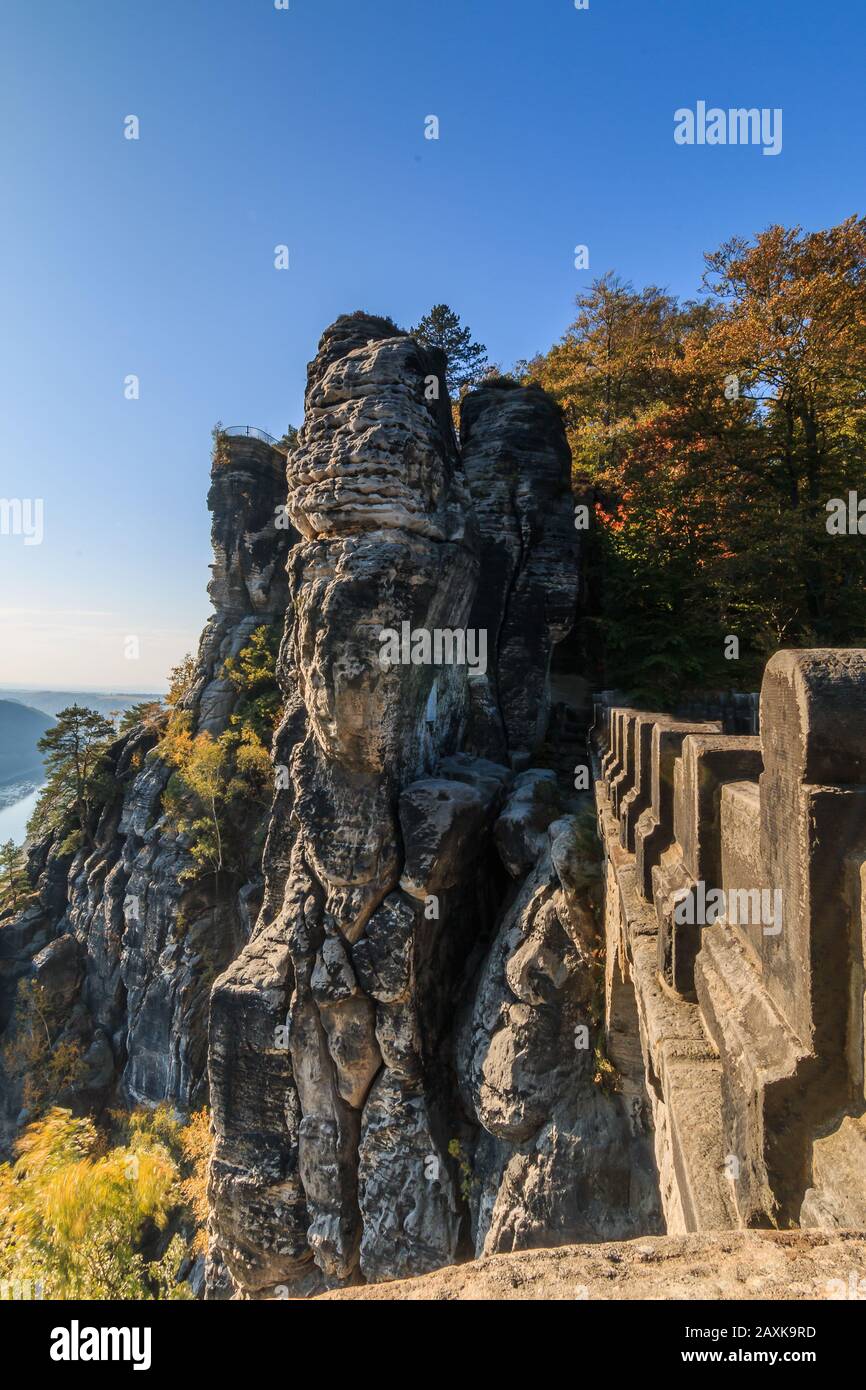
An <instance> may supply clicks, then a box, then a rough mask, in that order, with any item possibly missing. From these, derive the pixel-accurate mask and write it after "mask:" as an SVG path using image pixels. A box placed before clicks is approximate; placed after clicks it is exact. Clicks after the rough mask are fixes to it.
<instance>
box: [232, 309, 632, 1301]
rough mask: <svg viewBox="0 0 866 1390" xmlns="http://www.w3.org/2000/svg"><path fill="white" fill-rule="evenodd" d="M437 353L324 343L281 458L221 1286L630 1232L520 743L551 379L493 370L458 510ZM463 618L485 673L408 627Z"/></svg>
mask: <svg viewBox="0 0 866 1390" xmlns="http://www.w3.org/2000/svg"><path fill="white" fill-rule="evenodd" d="M443 365H444V364H443V362H442V360H441V358H440V357H439V356H438V355H437V354H436V353H431V352H429V351H427V350H425V349H424V348H423V347H421V346H420V345H419V344H418V343H417V342H415V341H414V340H413V339H412V338H410V337H407V336H405V335H402V334H399V333H398V332H397V331H396V330H395V329H394V327H393V325H391V324H389V323H388V322H387V321H383V320H377V319H372V318H369V317H367V316H365V315H355V316H352V317H349V318H345V319H341V320H339V321H338V322H337V323H336V324H335V325H333V327H332V328H330V329H328V330H327V332H326V333H325V334H324V336H323V338H322V341H321V344H320V347H319V353H318V355H317V357H316V359H315V361H314V362H313V363H312V364H311V367H310V375H309V384H308V389H307V396H306V418H305V422H304V426H303V428H302V430H301V431H300V434H299V437H298V445H297V449H296V450H295V451H294V452H293V454H292V455H291V457H290V460H289V470H288V482H289V491H288V511H289V514H290V516H291V519H292V522H293V524H294V526H295V527H296V528H297V530H298V532H299V533H300V535H301V537H302V538H303V539H302V540H301V541H299V543H298V544H297V545H296V546H295V547H294V549H293V550H292V553H291V556H290V559H289V566H288V569H289V585H290V593H291V612H292V617H291V620H290V622H289V624H288V626H287V632H286V639H285V643H284V646H283V651H282V654H281V659H280V675H281V682H282V686H283V690H284V692H285V696H286V709H285V717H284V720H283V723H282V725H281V727H280V730H279V731H278V735H277V739H276V745H275V746H276V761H277V766H278V771H279V770H280V769H283V770H284V774H285V775H284V776H283V777H282V778H281V779H280V780H281V782H282V783H283V785H282V787H281V790H279V791H278V793H277V797H276V800H275V803H274V808H273V814H272V820H271V829H270V835H269V841H268V847H267V851H266V856H265V878H266V887H265V900H264V906H263V910H262V913H261V916H260V919H259V922H258V924H257V926H256V929H255V931H254V933H253V936H252V939H251V940H250V942H249V943H248V945H247V946H246V947H245V948H244V950H243V951H242V952H241V954H240V956H239V957H238V959H237V960H236V961H235V962H234V963H233V964H232V965H231V966H230V967H229V969H228V970H227V971H226V972H225V974H224V975H223V976H222V977H221V979H220V980H219V981H218V982H217V985H216V987H215V990H214V994H213V1000H212V1010H211V1048H210V1075H211V1095H212V1102H213V1113H214V1128H215V1133H216V1147H215V1152H214V1159H213V1163H212V1170H211V1193H212V1199H213V1212H214V1236H215V1239H214V1248H213V1255H212V1261H211V1271H210V1288H211V1295H212V1296H214V1297H218V1296H224V1295H225V1294H226V1293H231V1292H232V1291H234V1292H235V1293H236V1295H238V1296H247V1297H269V1296H274V1294H275V1293H276V1294H277V1295H279V1294H280V1293H282V1292H283V1291H285V1290H289V1291H291V1292H293V1293H295V1294H298V1293H310V1292H313V1291H315V1290H317V1289H318V1288H322V1287H335V1286H339V1285H341V1284H347V1283H352V1282H356V1281H357V1280H358V1279H360V1278H366V1279H367V1280H374V1281H375V1280H380V1279H393V1278H400V1277H404V1276H406V1275H408V1274H410V1273H418V1272H422V1271H425V1270H431V1269H434V1268H437V1267H439V1266H441V1265H443V1264H447V1263H449V1262H452V1261H453V1260H454V1259H455V1257H456V1256H457V1254H458V1252H459V1251H461V1250H463V1251H466V1252H468V1251H469V1250H470V1249H471V1242H473V1241H474V1242H475V1243H476V1244H477V1247H478V1248H479V1249H481V1248H490V1249H499V1248H504V1247H505V1246H511V1245H514V1246H515V1247H517V1246H520V1245H522V1244H532V1243H538V1242H540V1241H543V1240H545V1239H547V1240H552V1241H559V1240H564V1239H567V1238H569V1236H571V1238H574V1237H575V1235H576V1233H578V1232H579V1233H581V1234H583V1233H586V1232H592V1233H595V1234H600V1233H604V1234H623V1233H626V1232H631V1231H632V1230H634V1229H645V1228H646V1222H647V1210H644V1209H640V1212H639V1215H636V1214H635V1213H636V1212H637V1211H638V1208H640V1200H637V1201H636V1200H635V1192H634V1191H633V1190H631V1189H630V1187H629V1164H628V1152H629V1145H630V1142H631V1137H632V1136H631V1133H630V1131H629V1127H628V1120H627V1117H626V1114H625V1111H624V1109H623V1106H622V1102H621V1100H620V1099H619V1098H617V1097H609V1096H607V1095H605V1094H603V1093H602V1092H601V1091H600V1090H599V1088H598V1087H597V1086H596V1085H595V1084H594V1078H593V1071H594V1064H593V1060H592V1055H591V1053H589V1054H586V1053H585V1054H584V1055H583V1056H582V1057H581V1056H580V1055H579V1054H577V1053H576V1051H575V1042H574V1030H575V1028H576V1026H577V1023H578V1021H579V1020H584V1021H586V1022H589V1019H588V1017H586V1015H587V1013H588V1010H589V1007H590V994H591V992H592V983H591V973H590V970H589V952H590V949H591V948H590V944H589V936H590V933H591V927H590V917H589V910H588V908H587V907H586V905H585V904H583V902H582V897H581V894H582V892H583V889H584V886H585V885H584V884H583V882H582V880H581V875H580V872H579V869H576V868H575V857H576V856H577V855H578V851H577V848H576V840H575V834H576V830H575V827H574V825H573V823H572V821H571V820H570V819H566V820H564V821H563V820H559V821H557V823H556V825H555V826H553V827H551V822H552V821H556V818H557V817H558V816H559V815H560V811H561V807H560V800H559V792H558V789H557V786H556V775H555V773H553V772H544V771H537V770H535V771H528V772H525V773H523V774H522V775H521V776H520V777H518V779H517V781H516V782H514V774H513V772H512V770H511V767H510V766H509V761H510V759H511V753H512V751H518V750H523V751H522V753H520V752H519V751H518V757H517V759H515V760H516V761H517V760H519V759H520V758H521V757H523V758H525V759H526V760H528V758H529V750H530V748H531V747H532V746H533V744H534V743H535V742H536V741H537V737H538V734H539V730H541V731H543V716H542V715H540V714H539V711H540V710H541V709H542V708H543V705H544V702H545V689H546V681H547V670H548V665H549V656H550V649H551V646H552V644H553V642H554V641H555V640H557V638H558V637H561V636H562V635H563V634H564V633H565V632H566V631H567V629H568V627H569V624H570V622H571V618H572V615H573V610H574V603H575V597H576V587H577V568H576V557H575V550H574V540H573V537H574V531H573V525H572V509H571V505H570V500H569V494H568V490H567V458H568V453H567V447H566V446H565V440H564V435H563V433H562V427H561V424H560V423H559V418H558V415H557V414H556V412H555V410H554V408H553V407H552V406H551V404H550V403H549V402H548V401H547V398H546V397H544V396H543V394H542V393H540V392H538V391H533V390H530V391H513V392H507V391H502V390H493V391H485V392H482V393H479V394H480V397H481V399H480V400H479V401H478V402H476V404H475V405H474V406H473V404H472V403H471V401H470V404H468V405H467V406H466V407H465V408H464V419H465V420H466V419H468V420H469V421H470V422H471V424H470V428H469V442H470V445H471V447H472V448H473V449H474V455H473V457H474V460H475V476H474V488H475V489H477V493H478V500H477V505H476V506H475V507H473V504H472V503H473V499H471V498H470V496H469V492H468V489H467V487H466V482H465V479H464V476H463V472H462V468H461V460H460V457H459V455H458V453H457V451H456V447H455V442H454V438H453V432H452V429H451V424H450V412H449V408H448V403H447V398H446V397H445V393H444V390H443V391H442V392H440V393H438V397H439V398H438V399H437V398H436V397H437V393H436V392H435V391H434V392H432V393H431V391H430V384H431V382H433V381H438V380H442V379H443V376H444V372H443ZM431 396H432V398H431ZM494 407H496V408H497V409H499V408H501V409H503V410H505V412H506V415H507V417H508V421H509V422H510V424H509V425H503V424H502V423H501V422H498V417H497V409H494ZM563 451H564V452H563ZM485 470H486V472H485ZM521 470H530V472H529V476H527V477H525V478H523V477H522V478H521V479H520V480H518V478H517V476H516V475H517V474H518V473H519V472H520V471H521ZM533 470H534V471H533ZM512 472H513V473H514V474H515V477H513V478H512V477H511V473H512ZM490 491H492V493H493V496H492V498H491V497H490V496H489V492H490ZM497 507H499V508H500V510H501V511H502V514H503V516H504V517H505V520H504V522H503V521H502V518H500V522H501V524H500V526H499V532H503V531H504V534H505V536H506V542H505V543H504V544H502V545H500V541H501V535H500V534H499V532H497V529H496V524H495V520H494V513H495V509H496V508H497ZM476 512H479V513H481V514H482V515H483V516H484V517H485V520H486V524H487V532H486V535H484V534H483V528H482V536H481V538H480V537H479V529H478V526H477V523H476ZM500 552H501V553H500ZM481 557H486V561H487V563H488V564H489V567H490V569H489V572H484V571H483V567H482V578H481V580H480V585H481V590H480V592H481V594H482V597H481V598H479V560H480V558H481ZM473 624H474V625H475V626H476V627H482V626H483V627H485V632H486V635H487V636H488V638H489V639H490V640H489V642H488V647H487V651H488V653H490V652H491V651H492V652H493V653H494V657H500V656H502V654H503V653H504V654H505V655H504V658H503V663H502V664H500V665H498V666H496V665H495V666H494V667H493V669H492V671H491V672H490V673H489V675H488V674H487V673H484V672H482V671H481V670H480V669H476V670H472V669H470V667H471V663H469V662H468V661H467V660H461V661H452V662H451V663H449V664H442V665H438V666H437V665H435V664H433V663H432V661H431V659H430V652H431V651H435V647H434V646H432V645H431V646H430V648H429V650H428V651H427V653H426V655H425V651H424V647H423V644H421V645H419V646H418V647H416V645H415V639H416V637H417V636H418V634H427V635H428V636H431V635H432V634H434V633H435V632H436V631H437V630H439V631H441V630H448V632H449V634H450V633H453V632H455V631H459V630H462V629H464V628H465V627H466V626H467V625H470V626H471V625H473ZM488 625H489V628H490V631H489V632H487V631H486V629H487V626H488ZM525 627H529V628H531V629H532V636H531V639H527V637H526V634H525V633H523V635H521V633H522V630H523V629H524V628H525ZM387 632H392V633H396V634H401V641H400V643H399V644H398V645H397V646H394V645H391V646H388V647H385V646H383V644H382V640H381V639H382V634H383V633H387ZM403 634H405V635H403ZM521 644H522V645H521ZM467 650H468V647H467ZM382 657H384V658H385V660H382V659H380V658H382ZM518 666H520V676H521V679H522V681H523V683H524V690H523V691H522V692H519V691H518V680H517V669H518ZM526 692H528V694H527V693H526ZM524 697H525V698H524ZM533 701H534V702H535V707H534V708H533V709H532V718H531V720H530V718H529V713H528V712H529V705H530V704H531V703H532V702H533ZM503 730H506V732H507V739H506V737H505V735H504V734H503ZM485 731H486V734H485ZM497 731H498V732H497ZM484 737H487V738H488V743H487V744H485V749H484V750H482V748H481V747H480V744H481V742H482V738H484ZM497 738H498V741H497ZM490 744H492V745H493V747H492V751H493V752H494V754H495V756H494V757H493V758H484V757H480V756H477V754H478V753H479V752H481V751H486V749H487V747H488V745H490ZM467 747H469V748H470V749H472V750H473V751H472V753H471V754H469V753H467V752H466V751H464V750H465V749H466V748H467ZM512 783H514V785H513V787H512ZM503 864H504V865H505V867H506V869H507V870H508V873H506V872H505V869H503ZM509 873H510V874H511V875H512V876H513V877H514V878H515V880H516V882H515V884H514V886H513V887H512V888H509V886H508V884H509V879H508V874H509ZM491 942H492V944H491ZM458 1005H459V1007H458ZM458 1015H460V1016H461V1017H462V1018H463V1020H464V1022H463V1024H462V1027H461V1038H460V1043H459V1046H458V1043H457V1036H456V1033H457V1030H456V1020H457V1017H458ZM642 1133H643V1131H642V1130H641V1135H642ZM644 1205H645V1207H646V1208H647V1209H651V1214H650V1218H649V1219H650V1220H655V1216H656V1208H654V1207H653V1203H652V1198H651V1196H650V1198H648V1199H647V1201H646V1203H645V1204H644ZM641 1223H642V1224H641Z"/></svg>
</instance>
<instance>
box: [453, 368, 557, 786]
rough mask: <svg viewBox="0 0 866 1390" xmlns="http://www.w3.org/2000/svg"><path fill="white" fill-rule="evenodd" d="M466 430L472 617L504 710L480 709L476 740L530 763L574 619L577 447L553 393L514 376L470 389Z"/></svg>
mask: <svg viewBox="0 0 866 1390" xmlns="http://www.w3.org/2000/svg"><path fill="white" fill-rule="evenodd" d="M460 435H461V447H462V454H463V466H464V468H465V469H466V477H467V480H468V483H469V489H470V492H471V494H472V502H473V506H474V509H475V514H476V516H477V518H478V527H479V531H480V536H481V581H480V583H479V586H478V592H477V595H476V599H475V604H474V607H473V612H472V623H473V625H474V626H476V627H481V628H485V629H486V630H487V632H488V644H489V647H490V651H491V675H490V684H491V687H492V690H493V695H494V701H493V705H494V712H495V713H498V716H499V717H498V719H496V718H489V717H488V718H487V719H483V718H482V717H481V714H480V713H479V718H478V720H477V727H476V728H475V729H474V730H473V735H474V737H473V743H474V745H475V747H476V748H477V751H478V752H480V753H481V754H483V755H484V756H487V757H499V758H503V757H504V758H506V760H507V759H508V758H509V757H510V758H511V759H512V760H513V761H515V765H518V766H522V767H526V766H528V764H529V760H530V756H531V754H532V752H533V750H534V749H535V747H536V746H537V744H538V743H539V742H540V741H541V739H542V738H543V737H544V732H545V729H546V727H547V718H548V714H549V699H548V690H549V681H548V676H549V671H550V657H551V652H552V649H553V647H554V645H555V644H556V643H557V642H560V641H562V639H563V638H564V637H566V636H567V635H568V633H569V631H570V629H571V626H572V623H573V622H574V606H575V599H576V575H577V572H578V565H577V533H576V531H575V527H574V516H573V509H574V501H573V498H572V494H571V451H570V449H569V447H568V441H567V439H566V437H565V429H564V427H563V423H562V418H561V415H560V413H559V410H558V408H557V407H556V405H555V404H554V402H553V401H552V400H551V399H550V397H549V396H547V395H546V394H545V392H544V391H542V390H541V389H540V388H539V387H536V386H528V387H521V386H516V385H515V384H514V383H512V382H509V381H507V380H501V381H496V382H494V383H491V384H490V385H484V386H482V387H481V388H480V389H479V390H477V391H472V392H470V394H469V395H467V396H466V397H465V398H464V400H463V403H462V408H461V416H460Z"/></svg>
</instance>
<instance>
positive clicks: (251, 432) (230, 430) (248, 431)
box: [220, 425, 280, 445]
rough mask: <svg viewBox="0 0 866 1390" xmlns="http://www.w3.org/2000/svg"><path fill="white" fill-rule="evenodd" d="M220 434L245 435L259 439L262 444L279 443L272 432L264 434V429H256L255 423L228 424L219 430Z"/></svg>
mask: <svg viewBox="0 0 866 1390" xmlns="http://www.w3.org/2000/svg"><path fill="white" fill-rule="evenodd" d="M220 433H221V434H232V435H239V434H243V435H246V436H247V438H248V439H261V441H262V443H263V444H272V445H273V444H279V442H280V441H279V440H278V439H274V437H273V435H272V434H266V433H265V431H264V430H257V429H256V427H255V425H229V426H228V427H227V428H226V429H224V430H221V431H220Z"/></svg>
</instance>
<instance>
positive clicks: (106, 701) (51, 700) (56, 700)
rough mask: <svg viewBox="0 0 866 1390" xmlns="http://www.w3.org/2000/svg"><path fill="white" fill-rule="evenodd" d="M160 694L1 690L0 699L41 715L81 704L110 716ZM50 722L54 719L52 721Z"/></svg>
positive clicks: (58, 711)
mask: <svg viewBox="0 0 866 1390" xmlns="http://www.w3.org/2000/svg"><path fill="white" fill-rule="evenodd" d="M161 699H162V696H161V695H148V694H143V695H130V694H128V693H126V694H123V695H120V694H116V693H112V691H110V690H108V691H105V690H98V691H97V690H0V700H3V701H6V700H11V701H14V702H15V703H16V704H21V705H30V706H32V708H33V709H37V710H42V712H43V714H50V715H56V714H59V713H60V711H61V710H62V709H66V707H67V705H84V706H85V707H86V708H87V709H95V710H98V711H99V713H100V714H104V715H109V714H113V713H114V712H115V710H120V711H121V713H122V712H123V711H124V710H127V709H132V706H133V705H140V704H141V703H142V701H144V700H148V701H149V700H161ZM52 723H53V720H52Z"/></svg>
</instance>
